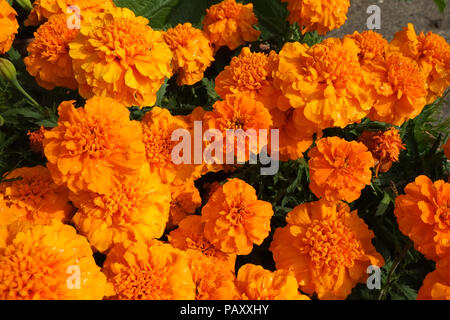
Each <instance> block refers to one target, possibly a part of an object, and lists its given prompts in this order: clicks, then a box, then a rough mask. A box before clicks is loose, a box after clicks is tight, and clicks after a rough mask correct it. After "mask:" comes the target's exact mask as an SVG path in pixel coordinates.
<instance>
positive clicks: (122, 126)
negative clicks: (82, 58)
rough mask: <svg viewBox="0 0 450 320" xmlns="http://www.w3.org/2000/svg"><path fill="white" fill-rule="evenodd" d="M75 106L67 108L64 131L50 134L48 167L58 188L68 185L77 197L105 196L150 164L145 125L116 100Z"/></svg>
mask: <svg viewBox="0 0 450 320" xmlns="http://www.w3.org/2000/svg"><path fill="white" fill-rule="evenodd" d="M73 103H74V102H73V101H64V102H62V103H61V105H60V106H59V120H58V126H57V127H55V128H53V129H52V130H48V131H47V132H45V139H44V142H43V143H44V153H45V156H46V157H47V160H48V163H47V167H48V169H49V170H50V172H51V174H52V177H53V179H54V180H55V182H56V183H57V184H66V185H67V186H68V187H69V189H70V190H71V191H73V192H78V191H82V190H90V191H93V192H98V193H102V194H105V193H107V192H109V191H110V190H111V188H112V186H113V184H115V183H120V184H122V183H125V181H124V180H126V179H128V178H131V177H133V176H135V175H137V174H138V173H139V171H140V170H141V167H142V166H143V165H144V163H145V147H144V145H143V143H142V130H141V128H140V124H139V123H138V122H136V121H131V120H130V118H129V117H130V115H129V111H128V110H127V109H126V108H125V107H124V106H123V105H122V104H120V103H118V102H116V101H115V100H113V99H110V98H100V97H94V98H92V99H89V100H87V101H86V105H85V106H84V108H78V109H75V107H74V106H73Z"/></svg>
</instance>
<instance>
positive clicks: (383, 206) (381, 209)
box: [375, 192, 392, 216]
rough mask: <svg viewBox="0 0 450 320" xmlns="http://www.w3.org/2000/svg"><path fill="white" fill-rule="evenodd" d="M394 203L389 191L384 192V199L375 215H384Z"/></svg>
mask: <svg viewBox="0 0 450 320" xmlns="http://www.w3.org/2000/svg"><path fill="white" fill-rule="evenodd" d="M391 203H392V197H391V195H390V194H389V193H388V192H385V193H384V196H383V199H382V200H381V202H380V204H379V205H378V208H377V211H376V212H375V216H381V215H383V214H384V213H385V212H386V210H387V209H388V208H389V205H390V204H391Z"/></svg>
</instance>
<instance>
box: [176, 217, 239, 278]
mask: <svg viewBox="0 0 450 320" xmlns="http://www.w3.org/2000/svg"><path fill="white" fill-rule="evenodd" d="M201 219H202V218H201V217H200V216H196V215H192V216H188V217H186V218H184V219H183V220H182V221H181V222H180V223H179V226H178V228H177V229H175V230H173V231H172V232H170V234H169V236H168V238H169V242H170V244H171V245H173V246H174V247H175V248H178V249H181V250H184V251H186V252H187V253H188V254H189V253H190V252H192V253H193V252H195V254H196V257H197V258H198V259H200V260H211V261H213V264H220V265H222V267H223V268H225V269H227V270H230V271H233V272H234V265H235V262H236V254H228V253H225V252H222V251H220V250H219V249H218V248H217V247H216V246H214V245H213V244H212V243H211V242H210V241H209V240H208V239H207V238H206V237H205V233H204V229H205V224H204V223H203V222H202V221H201ZM202 269H204V268H202Z"/></svg>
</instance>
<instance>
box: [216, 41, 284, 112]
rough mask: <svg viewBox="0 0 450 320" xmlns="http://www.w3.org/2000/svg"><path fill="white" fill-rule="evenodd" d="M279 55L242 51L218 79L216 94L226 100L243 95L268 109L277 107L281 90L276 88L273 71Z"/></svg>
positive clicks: (245, 49)
mask: <svg viewBox="0 0 450 320" xmlns="http://www.w3.org/2000/svg"><path fill="white" fill-rule="evenodd" d="M277 58H278V57H277V54H276V52H275V51H271V52H270V53H269V55H266V54H264V53H262V52H258V53H256V52H251V51H250V49H249V48H247V47H245V48H243V49H242V51H241V53H240V54H239V56H237V57H234V58H233V59H232V60H231V63H230V65H229V66H226V67H225V70H224V71H222V72H221V73H219V75H218V76H217V77H216V86H215V89H216V92H217V94H219V96H221V97H222V98H224V99H225V96H226V95H228V94H234V93H242V94H244V95H247V96H250V97H252V98H253V99H255V100H257V101H259V102H261V103H262V104H264V106H265V107H266V108H268V109H271V108H273V107H275V106H276V102H277V98H278V96H279V95H280V92H279V90H277V89H276V88H275V87H274V84H273V78H272V71H273V70H274V68H275V66H276V63H277Z"/></svg>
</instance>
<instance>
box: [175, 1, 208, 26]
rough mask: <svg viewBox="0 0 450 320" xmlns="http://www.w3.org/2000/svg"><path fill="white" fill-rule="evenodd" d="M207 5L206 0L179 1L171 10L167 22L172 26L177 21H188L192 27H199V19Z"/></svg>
mask: <svg viewBox="0 0 450 320" xmlns="http://www.w3.org/2000/svg"><path fill="white" fill-rule="evenodd" d="M208 5H209V3H208V1H207V0H189V1H186V0H184V1H180V3H179V4H178V5H177V6H176V7H175V8H174V9H173V10H172V12H171V14H170V16H169V19H168V20H167V23H168V24H170V25H171V26H172V27H174V26H176V25H177V24H179V23H186V22H190V23H191V24H192V25H193V26H194V27H197V28H201V21H202V18H203V17H204V15H205V14H206V9H207V7H208Z"/></svg>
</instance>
